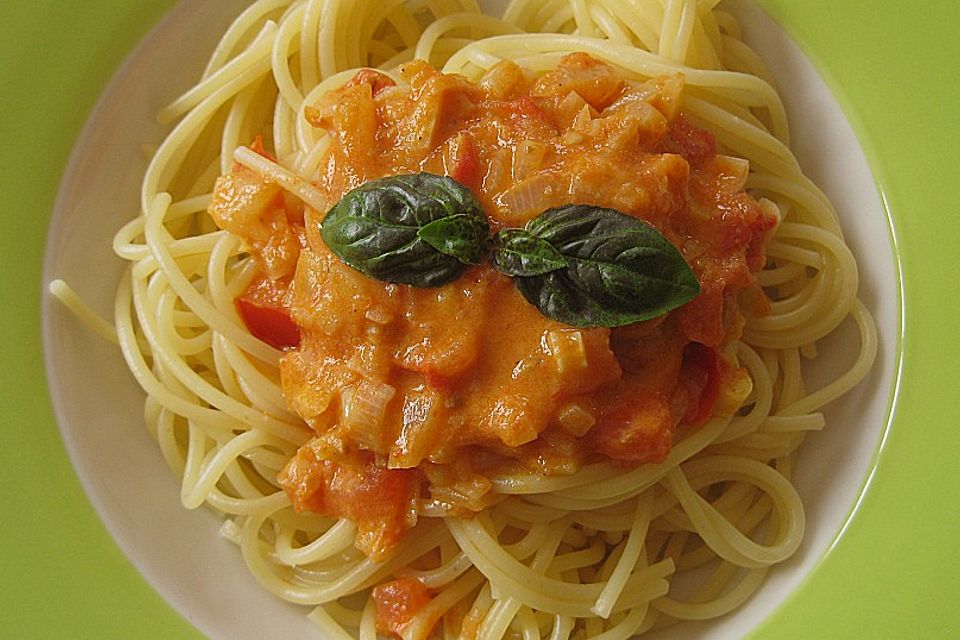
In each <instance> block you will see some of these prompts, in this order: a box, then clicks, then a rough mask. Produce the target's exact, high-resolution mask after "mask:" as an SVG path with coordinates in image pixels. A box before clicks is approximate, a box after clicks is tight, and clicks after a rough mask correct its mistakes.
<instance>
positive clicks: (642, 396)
mask: <svg viewBox="0 0 960 640" xmlns="http://www.w3.org/2000/svg"><path fill="white" fill-rule="evenodd" d="M672 427H673V420H672V418H671V415H670V406H669V404H668V403H667V400H666V398H664V397H663V396H661V395H660V394H658V393H646V392H643V391H638V392H637V393H635V394H633V395H631V396H630V397H624V398H622V401H621V403H620V404H619V405H618V406H617V407H616V408H614V409H613V410H612V411H608V412H606V413H604V415H603V416H602V417H601V419H600V421H599V423H598V424H597V425H596V426H595V427H594V428H593V429H592V430H591V431H590V432H589V433H588V434H587V436H586V437H587V441H588V442H589V444H590V448H591V449H592V450H593V451H596V452H598V453H602V454H603V455H605V456H607V457H608V458H612V459H614V460H620V461H621V462H630V463H646V462H660V461H662V460H663V459H664V458H666V457H667V454H669V453H670V447H671V445H672V444H673V432H672Z"/></svg>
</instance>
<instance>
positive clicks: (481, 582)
mask: <svg viewBox="0 0 960 640" xmlns="http://www.w3.org/2000/svg"><path fill="white" fill-rule="evenodd" d="M716 4H717V3H716V2H704V1H699V2H697V1H694V0H630V1H628V0H545V1H540V0H515V1H514V2H512V3H510V5H509V6H508V7H507V8H506V10H505V13H504V14H503V16H502V17H501V18H497V17H492V16H488V15H484V14H482V13H480V11H479V9H478V7H477V5H476V2H475V1H474V0H426V1H423V2H414V1H410V2H408V1H405V0H387V1H385V2H384V1H380V2H372V1H370V0H257V1H255V2H253V3H252V4H250V6H249V7H248V8H247V9H245V10H244V11H243V13H241V14H240V16H239V17H238V18H237V19H236V20H235V22H234V23H233V24H232V26H230V28H229V29H228V30H227V31H226V33H225V34H224V35H223V37H222V39H221V40H220V43H219V44H218V45H217V47H216V49H215V51H214V52H213V54H212V56H211V58H210V61H209V63H208V65H207V67H206V69H205V71H204V73H203V76H202V77H201V78H200V80H199V81H198V82H197V84H196V85H195V86H194V87H193V88H191V89H190V90H189V91H187V92H186V93H185V94H184V95H182V96H181V97H180V98H178V99H177V100H175V101H174V102H173V103H171V104H170V105H169V106H168V107H166V108H165V109H163V110H162V111H161V113H160V118H161V120H163V121H166V122H169V123H171V124H172V129H171V131H170V133H169V135H168V136H167V137H166V139H165V140H164V141H163V143H162V144H161V145H160V146H159V148H158V149H157V150H156V152H155V153H153V155H152V158H151V161H150V164H149V168H148V169H147V172H146V175H145V176H144V179H143V187H142V192H141V203H140V208H141V210H140V212H139V213H137V214H136V215H135V217H133V218H132V219H131V220H130V222H129V223H127V224H126V225H125V226H124V227H123V228H122V229H120V230H119V232H118V233H117V235H116V237H115V240H114V249H115V251H116V253H117V255H118V256H120V257H121V258H122V259H124V260H125V261H127V262H128V263H129V267H128V268H127V270H126V271H125V274H124V276H123V280H122V282H121V283H120V285H119V287H118V293H117V298H116V306H115V330H116V338H117V341H118V342H119V344H120V348H121V349H122V351H123V354H124V357H125V358H126V361H127V364H128V365H129V367H130V369H131V371H132V373H133V375H134V376H135V378H136V379H137V381H138V382H139V384H140V385H141V386H142V387H143V389H144V391H145V392H146V405H145V417H146V422H147V427H148V429H149V430H150V432H151V434H152V435H153V436H154V438H155V439H156V440H157V443H158V445H159V449H160V452H161V454H162V455H163V457H164V458H165V460H166V462H167V464H168V465H169V467H170V468H171V469H172V471H173V472H174V473H176V474H177V476H178V477H179V478H180V479H181V499H182V501H183V504H184V506H185V507H187V508H191V509H192V508H197V507H200V506H204V505H205V506H207V507H209V508H211V509H213V510H215V511H216V512H218V513H220V514H221V515H222V516H223V519H224V521H223V522H224V524H223V526H222V529H221V531H222V534H223V536H224V537H225V538H227V539H228V540H231V541H233V542H235V543H236V544H238V545H239V546H240V548H241V550H242V554H243V557H244V559H245V561H246V563H247V565H248V566H249V568H250V571H251V572H252V574H253V575H254V576H255V577H256V579H257V580H258V581H259V582H260V583H261V584H262V585H263V586H264V587H265V589H266V590H267V591H269V592H271V593H273V594H275V595H276V596H277V597H280V598H283V599H285V600H288V601H290V602H294V603H298V604H302V605H305V606H307V607H310V608H311V609H310V611H309V612H308V614H307V615H309V617H310V619H311V620H312V621H313V622H314V623H316V625H317V626H318V627H319V629H320V630H321V632H322V634H324V636H323V637H331V638H338V637H344V638H346V637H360V638H365V639H372V638H375V637H376V634H377V630H378V623H382V617H383V615H384V614H383V613H382V612H381V614H380V615H379V617H378V612H377V606H378V604H381V605H382V604H383V599H382V598H381V600H380V601H379V602H378V601H377V600H376V599H375V598H374V597H373V596H372V595H371V591H372V589H373V588H374V587H377V586H378V585H385V584H387V585H392V587H390V588H393V589H395V590H396V593H395V596H394V600H393V602H394V604H397V605H398V606H400V607H401V608H402V607H403V606H406V605H405V604H404V603H406V604H407V605H409V607H410V611H412V612H413V613H412V614H411V615H408V616H406V617H404V616H401V620H400V622H402V624H400V625H399V626H396V627H392V628H390V630H391V631H393V632H395V633H398V634H399V635H401V636H402V637H404V638H406V639H410V638H425V637H430V636H431V634H432V635H433V636H437V637H478V638H485V639H487V638H493V639H495V638H501V637H522V638H525V639H530V638H547V637H549V638H552V639H559V638H581V637H596V638H603V639H605V640H607V639H613V638H629V637H632V636H634V635H639V634H642V633H645V632H648V631H650V630H655V629H659V628H662V627H665V626H668V625H671V624H674V623H676V622H678V621H683V620H704V619H709V618H715V617H719V616H722V615H724V614H726V613H728V612H730V611H732V610H734V609H736V608H737V607H738V606H740V605H742V604H743V603H744V602H745V601H746V600H747V599H748V598H749V597H750V596H751V595H752V594H753V593H754V592H755V591H757V590H758V589H759V588H761V584H762V581H763V579H764V577H765V575H766V573H767V572H768V571H769V570H770V568H771V567H773V566H774V565H776V564H777V563H780V562H783V561H784V560H786V559H787V558H789V557H790V556H791V555H792V554H793V553H794V552H795V551H796V550H797V548H798V546H799V545H800V542H801V540H802V536H803V532H804V508H803V504H802V503H801V500H800V497H799V495H798V493H797V491H796V489H795V488H794V487H793V485H792V483H791V475H792V472H793V467H794V456H795V453H796V451H797V449H798V448H799V447H800V445H801V444H802V442H803V440H804V438H805V436H806V434H807V433H809V432H810V431H816V430H819V429H822V428H824V426H825V421H824V418H823V414H822V413H821V410H822V408H823V407H824V406H825V405H827V404H828V403H830V402H832V401H833V400H835V399H837V398H838V397H840V396H841V395H843V394H844V393H846V392H847V391H848V390H849V389H851V388H852V387H853V386H855V385H856V384H857V382H858V381H860V380H861V379H862V378H863V377H864V376H865V375H866V373H867V372H868V370H869V368H870V366H871V364H872V362H873V359H874V355H875V352H876V335H875V333H876V332H875V328H874V325H873V321H872V319H871V316H870V313H869V312H868V311H867V309H866V308H865V307H864V305H863V304H862V303H861V302H860V301H859V300H858V298H857V285H858V282H857V264H856V262H855V260H854V258H853V256H852V254H851V252H850V250H849V248H848V247H847V245H846V244H845V243H844V240H843V237H842V234H841V231H840V225H839V223H838V220H837V214H836V212H835V211H834V209H833V207H832V205H831V204H830V202H829V201H828V200H827V198H826V197H825V196H824V194H823V193H822V192H821V191H820V190H819V189H818V188H817V187H816V185H814V184H813V183H812V182H811V181H810V180H809V179H808V178H806V177H805V176H804V174H803V173H802V171H801V168H800V166H799V165H798V163H797V160H796V159H795V158H794V156H793V154H792V153H791V151H790V147H789V139H788V128H787V119H786V114H785V112H784V108H783V105H782V103H781V101H780V98H779V97H778V95H777V92H776V90H775V88H774V84H773V79H772V78H771V77H770V74H769V73H768V72H767V70H766V69H765V68H764V67H763V65H762V63H761V62H760V60H759V58H758V57H757V56H756V54H754V53H753V52H752V51H751V50H750V48H749V47H748V46H747V45H746V44H745V43H744V42H743V40H742V38H741V33H740V30H739V27H738V25H737V22H736V20H735V19H734V18H733V17H732V16H731V15H729V14H728V13H725V12H724V11H723V9H722V8H718V7H716V6H715V5H716ZM574 52H582V53H586V54H589V56H591V57H592V58H595V59H597V60H600V61H603V62H605V63H607V64H608V65H610V66H611V67H612V68H614V69H615V70H616V71H617V73H619V74H620V75H621V76H622V77H623V78H624V79H625V80H626V81H627V82H628V83H632V84H633V85H641V84H642V83H645V82H649V81H651V80H653V79H656V78H662V77H669V76H674V75H675V74H682V78H683V83H684V96H683V103H682V113H683V116H684V117H685V118H686V119H687V120H689V121H690V122H691V123H693V124H694V125H695V126H697V127H699V128H702V129H705V130H708V131H709V132H711V133H712V134H713V136H714V137H715V139H716V143H717V147H718V150H720V151H722V153H723V154H726V155H728V156H732V157H735V158H742V159H745V160H746V161H748V162H749V174H748V175H745V189H746V190H747V191H748V192H749V193H750V194H751V195H752V196H753V197H754V198H755V199H756V201H757V202H759V205H760V207H761V209H762V210H763V212H764V215H766V216H768V217H769V218H770V219H771V220H773V219H775V220H776V221H777V222H778V224H777V226H776V230H775V232H774V234H773V236H772V238H771V239H770V241H769V242H768V244H767V245H766V265H765V267H764V268H763V270H762V271H760V272H758V273H757V274H756V281H757V282H758V283H759V285H760V286H761V287H762V288H763V292H764V293H765V296H766V298H767V301H768V302H767V304H768V310H767V312H766V313H758V314H752V313H750V311H749V309H747V310H746V311H745V318H746V323H745V326H744V328H743V331H742V336H741V338H740V339H739V340H735V341H733V342H732V343H730V344H728V345H726V346H725V353H726V354H727V356H728V357H729V358H730V359H731V360H733V361H735V362H736V363H737V365H738V366H739V367H740V368H742V369H743V370H744V371H745V372H746V373H748V374H749V389H746V388H745V389H744V391H745V392H746V393H745V394H744V395H745V399H743V400H742V402H741V403H740V406H739V408H736V407H734V408H733V409H734V410H733V411H732V415H729V416H721V415H714V416H713V417H711V418H710V419H709V420H708V421H706V423H705V424H703V426H700V427H698V428H696V429H690V430H688V431H686V432H684V435H683V437H682V438H680V439H678V440H677V441H676V442H674V443H673V445H672V447H671V449H670V451H669V453H668V454H667V455H666V458H665V459H664V460H663V461H660V462H651V463H641V464H629V465H624V464H622V463H618V462H616V461H611V460H604V459H590V460H589V461H588V463H587V464H585V465H584V466H582V467H581V468H579V469H577V470H576V471H574V472H573V473H567V474H563V473H551V474H539V473H533V472H525V473H521V472H518V471H516V470H513V471H510V472H504V473H500V474H493V475H492V476H491V477H490V483H491V488H490V494H491V495H492V496H494V497H493V498H492V499H490V500H489V504H486V505H484V508H482V509H481V510H479V512H478V513H476V514H471V515H464V514H462V513H459V512H455V513H454V512H448V511H443V510H434V511H431V509H430V508H429V506H428V505H423V508H422V510H421V511H420V513H419V518H418V519H417V524H416V527H415V528H414V529H413V531H412V532H409V534H408V535H406V536H404V537H403V538H402V540H400V541H399V542H398V543H397V544H396V546H394V547H392V548H391V549H390V550H389V552H387V553H385V554H383V556H382V557H377V559H376V560H375V559H373V558H371V557H368V555H366V554H364V553H363V552H361V551H360V550H358V549H357V548H356V546H355V544H354V543H355V539H356V537H357V525H356V524H355V523H354V522H352V521H351V520H350V519H347V518H343V517H340V518H338V517H332V516H325V515H320V514H317V513H312V512H310V511H300V512H298V511H297V510H295V509H294V508H293V505H292V503H291V499H290V496H289V495H288V494H287V493H286V492H285V491H284V490H283V488H282V487H281V486H280V482H279V480H278V476H279V475H280V474H281V472H282V470H283V469H284V468H285V467H286V466H287V464H288V462H289V461H290V460H291V458H292V457H293V456H294V455H295V454H296V452H297V450H298V448H300V447H301V446H302V445H304V443H305V442H307V441H308V440H309V439H310V438H311V437H312V436H314V435H315V434H314V431H313V430H311V429H310V428H309V427H308V426H307V424H305V423H304V421H303V419H302V418H301V417H300V415H298V412H297V411H295V410H294V409H293V408H291V405H290V403H289V402H288V398H286V397H285V396H284V391H283V389H282V388H281V379H280V373H279V366H280V359H281V356H282V352H281V351H280V350H278V349H277V348H274V347H272V346H270V345H268V344H266V343H265V342H263V341H261V340H259V339H257V338H256V337H254V336H253V335H252V334H251V332H250V331H248V329H247V327H246V326H245V325H244V322H243V320H242V319H241V316H240V315H239V314H238V311H237V307H236V304H235V301H236V299H237V298H238V297H239V296H240V295H241V294H242V293H243V292H244V291H246V290H247V288H248V287H249V286H250V285H251V282H252V281H254V280H255V279H256V278H257V277H258V274H259V272H260V270H261V266H260V265H259V263H258V262H257V260H255V259H254V258H253V257H252V255H251V251H250V247H249V243H248V242H246V241H244V240H243V239H241V238H240V237H238V236H237V235H235V234H233V233H230V232H228V231H225V230H222V229H219V228H218V227H217V225H216V224H215V223H214V220H213V219H212V218H211V216H210V215H209V214H208V208H209V207H210V206H211V201H212V199H214V198H215V195H214V184H215V180H216V179H217V178H218V176H221V175H224V174H229V173H230V172H231V171H233V170H235V168H236V167H244V168H245V170H247V171H252V172H253V173H255V174H256V175H258V176H260V177H262V178H264V179H265V180H267V181H269V182H271V183H273V184H275V185H279V187H280V189H282V190H283V191H284V192H285V195H284V197H287V198H292V199H294V200H295V201H297V202H300V203H303V206H306V207H307V208H310V209H312V210H314V211H317V212H321V213H322V212H324V211H326V209H327V208H328V207H329V204H330V203H329V202H328V201H327V200H326V199H325V198H324V197H323V194H322V193H321V192H319V191H318V190H317V189H316V187H315V181H316V180H317V179H318V176H320V175H321V174H322V172H323V167H324V162H325V160H326V158H327V156H328V153H329V151H330V148H331V144H332V143H331V136H330V135H329V134H328V133H327V132H326V131H325V130H324V129H323V128H320V127H316V126H313V125H312V124H311V118H313V119H314V120H315V119H316V118H315V116H312V115H311V109H312V108H313V107H314V106H315V105H317V104H318V103H319V102H321V101H322V99H323V97H324V96H325V95H326V94H327V93H328V92H330V91H331V90H334V89H336V88H338V87H341V86H342V85H344V84H345V83H346V82H347V81H348V80H350V79H351V78H352V77H354V75H355V74H356V73H357V70H358V69H365V68H369V69H379V70H381V71H382V72H383V73H384V74H385V75H386V76H387V77H389V78H390V79H391V80H392V81H394V82H396V83H398V84H400V85H404V84H406V82H407V79H406V78H405V77H404V76H403V74H402V73H401V71H400V70H399V67H401V65H404V64H406V63H409V62H411V61H412V60H414V59H421V60H425V61H427V62H428V63H429V64H430V65H432V66H433V67H435V68H437V69H440V70H442V71H443V72H444V73H448V74H459V75H461V76H463V77H464V78H466V79H468V80H469V81H471V82H478V81H480V80H481V79H482V78H483V77H484V76H485V74H488V73H490V70H491V69H492V68H494V67H495V66H496V65H497V64H498V63H501V62H502V61H504V60H508V61H512V62H514V63H516V64H517V65H519V67H521V68H523V69H525V70H527V72H529V73H533V74H542V73H545V72H548V71H549V70H551V69H554V68H555V67H557V65H558V64H560V63H561V61H562V60H563V58H564V56H566V55H568V54H571V53H574ZM258 136H259V137H261V139H262V140H264V143H263V144H264V146H265V147H266V148H267V152H265V153H262V152H260V151H258V150H257V149H252V148H251V141H252V140H255V139H257V137H258ZM51 289H52V290H53V291H54V293H55V294H56V295H58V296H59V297H60V298H61V299H62V300H63V301H64V302H65V303H66V304H67V305H69V306H71V307H73V308H75V309H77V310H78V311H79V312H80V313H84V310H83V309H84V308H83V306H82V303H81V302H80V301H79V300H77V299H76V298H75V297H74V296H72V294H71V292H70V291H69V289H68V288H67V287H66V286H65V285H63V283H59V282H58V283H54V285H52V287H51ZM850 319H852V321H853V322H854V323H855V324H856V326H857V328H858V329H859V332H860V341H861V344H860V350H859V355H858V357H857V358H856V361H855V362H854V363H853V364H852V365H851V366H850V367H849V368H848V369H847V370H846V371H845V372H843V373H842V374H841V375H839V376H838V377H837V378H836V379H834V380H833V381H832V382H830V383H829V384H827V385H826V386H824V387H822V388H818V389H808V388H807V386H806V385H805V383H804V380H803V369H804V367H805V366H806V365H805V363H806V361H807V360H809V359H810V357H811V356H812V355H815V352H816V347H815V345H816V343H817V342H818V341H820V340H821V339H822V338H824V337H826V336H827V335H829V334H830V333H831V332H833V331H834V330H835V329H836V328H837V327H838V326H839V325H840V324H841V323H843V322H844V321H849V320H850ZM93 322H94V323H95V322H96V321H95V320H94V321H93ZM99 331H100V332H101V333H104V334H109V333H110V328H109V327H105V326H103V325H102V323H101V324H100V325H99ZM685 574H689V575H685ZM689 576H693V577H694V579H693V580H691V578H690V577H689ZM413 583H416V584H413ZM418 597H419V600H417V598H418ZM414 600H417V604H416V605H414V604H412V603H413V601H414ZM387 602H390V599H389V598H387ZM382 630H383V627H382V624H381V631H382Z"/></svg>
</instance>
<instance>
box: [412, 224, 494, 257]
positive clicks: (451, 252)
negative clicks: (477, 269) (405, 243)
mask: <svg viewBox="0 0 960 640" xmlns="http://www.w3.org/2000/svg"><path fill="white" fill-rule="evenodd" d="M417 235H418V236H419V237H420V238H422V239H423V240H424V241H426V242H427V243H428V244H429V245H430V246H431V247H433V248H434V249H436V250H437V251H440V252H441V253H445V254H447V255H448V256H453V257H454V258H456V259H457V260H459V261H460V262H462V263H464V264H477V263H478V262H480V259H481V258H482V257H483V250H484V249H485V248H486V245H487V238H488V236H489V235H490V225H489V224H488V223H487V218H486V216H482V215H481V216H480V217H478V216H474V215H468V214H465V213H459V214H456V215H452V216H447V217H446V218H439V219H437V220H434V221H433V222H431V223H429V224H427V225H425V226H423V227H420V230H419V231H417Z"/></svg>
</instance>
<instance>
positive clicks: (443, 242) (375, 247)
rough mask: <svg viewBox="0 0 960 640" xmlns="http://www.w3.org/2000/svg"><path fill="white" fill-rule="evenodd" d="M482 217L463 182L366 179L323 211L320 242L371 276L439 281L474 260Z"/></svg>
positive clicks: (423, 177)
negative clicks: (325, 213) (321, 239)
mask: <svg viewBox="0 0 960 640" xmlns="http://www.w3.org/2000/svg"><path fill="white" fill-rule="evenodd" d="M489 233H490V231H489V223H488V222H487V217H486V215H484V213H483V210H482V209H481V207H480V203H479V202H477V199H476V198H474V197H473V194H472V193H470V191H469V189H467V188H466V187H464V186H463V185H461V184H460V183H459V182H457V181H456V180H453V179H452V178H448V177H445V176H437V175H433V174H430V173H417V174H410V175H399V176H390V177H387V178H380V179H378V180H370V181H369V182H366V183H364V184H362V185H361V186H359V187H357V188H356V189H354V190H352V191H350V192H349V193H347V194H346V195H345V196H343V198H342V199H341V200H340V202H338V203H337V204H335V205H334V206H333V207H332V208H331V209H330V211H328V212H327V215H326V216H324V219H323V222H322V224H321V227H320V234H321V236H322V237H323V241H324V242H325V243H326V244H327V246H328V247H329V248H330V250H331V251H332V252H333V253H334V254H336V255H337V256H338V257H339V258H340V259H341V260H343V261H344V262H346V263H347V264H348V265H350V266H351V267H353V268H354V269H357V270H358V271H360V272H362V273H364V274H366V275H368V276H370V277H372V278H376V279H378V280H383V281H385V282H393V283H397V284H409V285H412V286H415V287H438V286H440V285H443V284H446V283H448V282H452V281H453V280H456V279H457V278H458V277H459V276H460V274H462V273H463V271H464V270H465V269H466V268H467V265H468V264H475V263H477V262H479V261H480V259H481V258H482V256H483V252H484V249H485V247H486V242H487V237H488V236H489Z"/></svg>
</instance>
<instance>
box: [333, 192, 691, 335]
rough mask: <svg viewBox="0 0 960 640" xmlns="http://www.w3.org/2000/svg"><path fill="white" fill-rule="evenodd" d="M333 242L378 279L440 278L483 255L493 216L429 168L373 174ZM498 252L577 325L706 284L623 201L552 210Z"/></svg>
mask: <svg viewBox="0 0 960 640" xmlns="http://www.w3.org/2000/svg"><path fill="white" fill-rule="evenodd" d="M321 233H322V236H323V239H324V241H325V242H326V243H327V246H328V247H330V250H331V251H333V252H334V253H335V254H336V255H337V256H339V257H340V258H341V259H342V260H343V261H344V262H346V263H347V264H348V265H350V266H351V267H353V268H355V269H357V270H359V271H361V272H363V273H365V274H367V275H369V276H371V277H373V278H377V279H379V280H384V281H386V282H395V283H401V284H409V285H413V286H417V287H436V286H440V285H443V284H446V283H448V282H452V281H453V280H455V279H456V278H457V277H459V275H460V274H461V273H463V271H464V269H466V267H467V265H469V264H476V263H478V262H480V260H481V259H482V258H483V254H484V252H485V251H486V250H487V246H488V244H489V233H490V232H489V225H488V223H487V218H486V216H485V215H484V214H483V211H482V210H481V208H480V204H479V203H478V202H477V200H476V199H475V198H474V197H473V195H472V194H471V193H470V191H469V190H468V189H467V188H466V187H464V186H463V185H461V184H460V183H458V182H456V181H455V180H453V179H451V178H447V177H442V176H436V175H432V174H429V173H418V174H414V175H401V176H393V177H389V178H381V179H379V180H372V181H370V182H367V183H365V184H363V185H362V186H360V187H358V188H357V189H354V190H353V191H351V192H349V193H348V194H347V195H345V196H344V197H343V199H342V200H341V201H340V202H339V203H337V204H336V205H335V206H334V207H333V208H332V209H331V210H330V211H329V212H328V213H327V215H326V217H325V218H324V220H323V224H322V228H321ZM491 261H492V262H493V265H494V267H495V268H496V269H497V270H498V271H500V272H501V273H503V274H505V275H508V276H511V277H512V278H514V281H515V283H516V286H517V289H518V290H519V291H520V293H521V294H522V295H523V297H524V298H526V300H527V301H528V302H530V303H531V304H533V305H535V306H536V307H537V309H539V310H540V312H541V313H542V314H544V315H545V316H547V317H549V318H553V319H554V320H558V321H560V322H563V323H566V324H569V325H572V326H575V327H589V326H603V327H619V326H622V325H626V324H632V323H634V322H640V321H642V320H649V319H651V318H655V317H657V316H661V315H663V314H665V313H667V312H668V311H670V310H672V309H676V308H677V307H679V306H680V305H682V304H684V303H686V302H688V301H690V300H692V299H693V298H694V297H696V296H697V295H698V294H699V293H700V285H699V283H698V282H697V278H696V275H695V274H694V273H693V271H692V270H691V269H690V266H689V265H688V264H687V262H686V261H685V260H684V259H683V256H681V255H680V252H679V251H678V250H677V248H676V247H674V246H673V245H672V244H670V242H669V241H668V240H667V239H666V238H664V237H663V235H662V234H661V233H660V232H659V231H657V230H656V229H655V228H654V227H653V226H651V225H649V224H647V223H646V222H644V221H642V220H640V219H638V218H634V217H633V216H629V215H627V214H625V213H621V212H620V211H617V210H615V209H607V208H603V207H595V206H591V205H585V204H571V205H565V206H562V207H555V208H552V209H548V210H546V211H544V212H543V213H541V214H540V215H539V216H537V217H536V218H534V219H533V220H531V221H530V222H528V223H527V225H526V226H525V227H524V228H523V229H503V230H501V231H500V232H498V233H497V234H496V235H495V236H494V238H493V250H492V255H491Z"/></svg>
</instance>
